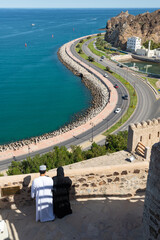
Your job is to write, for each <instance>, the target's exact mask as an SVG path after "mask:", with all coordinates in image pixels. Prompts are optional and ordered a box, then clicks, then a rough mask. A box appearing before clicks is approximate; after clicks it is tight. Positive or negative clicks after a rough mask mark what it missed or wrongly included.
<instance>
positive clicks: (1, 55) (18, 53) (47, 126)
mask: <svg viewBox="0 0 160 240" xmlns="http://www.w3.org/2000/svg"><path fill="white" fill-rule="evenodd" d="M121 10H125V9H85V10H84V9H78V10H75V9H67V10H64V9H61V10H60V9H46V10H40V9H39V10H38V9H32V10H29V9H25V10H24V9H0V144H4V143H8V142H11V141H16V140H20V139H24V138H29V137H32V136H37V135H41V134H43V133H46V132H50V131H53V130H56V129H58V128H59V127H61V126H62V125H64V124H65V123H67V122H69V121H70V120H71V119H72V116H73V115H74V114H75V113H77V112H80V111H82V110H85V109H86V108H88V107H89V106H90V102H91V95H90V92H89V91H88V90H87V89H86V88H85V87H84V85H83V84H82V83H81V81H80V79H79V78H78V77H75V76H74V75H73V74H72V73H71V72H70V71H69V70H67V69H66V68H65V67H64V66H63V65H62V64H61V63H60V62H59V60H58V58H57V50H58V48H59V47H60V46H61V45H63V44H64V43H66V42H68V41H70V40H72V39H75V38H78V37H81V36H84V35H88V34H92V33H97V32H98V29H99V28H102V27H105V26H106V22H107V20H108V19H109V18H111V17H113V16H116V15H117V14H119V13H120V11H121ZM147 10H148V11H149V12H152V11H154V10H155V9H129V13H131V14H134V15H136V14H139V13H143V12H145V11H147ZM32 24H35V26H32ZM52 35H53V37H52ZM25 43H26V44H27V47H25Z"/></svg>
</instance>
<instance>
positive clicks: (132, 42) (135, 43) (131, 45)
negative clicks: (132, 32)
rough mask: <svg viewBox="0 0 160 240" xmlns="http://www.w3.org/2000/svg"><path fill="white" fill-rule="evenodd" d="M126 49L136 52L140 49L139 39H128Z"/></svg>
mask: <svg viewBox="0 0 160 240" xmlns="http://www.w3.org/2000/svg"><path fill="white" fill-rule="evenodd" d="M127 49H128V50H131V51H134V52H136V50H137V49H141V38H139V37H130V38H128V40H127Z"/></svg>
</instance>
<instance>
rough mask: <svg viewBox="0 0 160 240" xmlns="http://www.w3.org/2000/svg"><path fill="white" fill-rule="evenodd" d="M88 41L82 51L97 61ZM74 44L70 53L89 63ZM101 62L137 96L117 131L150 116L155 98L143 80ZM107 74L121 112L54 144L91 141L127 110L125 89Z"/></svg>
mask: <svg viewBox="0 0 160 240" xmlns="http://www.w3.org/2000/svg"><path fill="white" fill-rule="evenodd" d="M88 43H89V41H88V42H87V43H86V44H85V45H83V51H84V52H85V53H86V54H87V55H90V56H93V57H94V58H95V60H96V61H97V62H99V61H100V57H97V56H96V55H94V54H92V53H91V52H90V50H89V49H88V47H87V45H88ZM75 44H76V43H75ZM75 44H73V45H72V46H71V52H72V54H73V55H75V56H76V57H77V58H78V59H80V60H81V61H83V62H85V63H87V64H88V65H91V64H90V63H89V62H88V61H86V60H84V59H83V58H81V57H80V56H79V55H78V54H77V53H76V51H75V49H74V46H75ZM101 64H103V65H104V66H109V67H110V68H111V69H112V70H113V71H115V72H116V73H118V74H119V75H121V76H123V77H124V78H126V80H128V81H129V82H130V83H131V84H132V85H133V86H135V89H136V92H137V96H138V105H137V108H136V110H135V112H134V114H133V115H132V116H131V118H130V119H129V120H128V121H127V122H126V123H125V124H124V125H123V126H122V127H121V128H120V129H119V131H120V130H121V131H122V130H125V129H127V127H128V125H129V124H130V123H133V122H137V121H142V120H147V119H148V118H152V114H153V109H154V108H156V106H155V103H156V100H155V97H154V94H153V92H152V91H151V89H150V88H149V87H148V86H147V85H146V84H145V83H144V82H142V81H141V80H139V78H138V77H137V76H136V75H133V74H132V73H131V72H130V71H128V72H126V69H121V68H119V67H117V66H116V65H115V64H114V63H112V62H111V61H108V60H105V61H103V62H101ZM91 66H92V67H93V68H94V69H96V70H97V71H99V72H100V73H101V74H102V75H104V71H103V70H101V69H99V68H97V67H96V66H94V65H91ZM108 75H109V80H110V81H111V83H112V84H113V85H114V84H115V83H117V84H118V86H119V88H118V89H117V91H118V104H117V106H116V107H121V109H122V111H121V113H119V114H115V113H114V112H112V113H111V114H110V115H109V116H108V117H107V118H105V119H104V120H103V121H102V122H101V123H99V124H97V125H96V126H93V128H92V129H90V130H88V131H86V132H84V133H82V134H80V135H78V136H75V137H74V136H73V137H72V138H71V139H69V140H67V141H64V142H61V143H60V144H56V146H66V147H67V148H69V147H70V146H71V145H79V144H82V143H83V142H85V141H88V140H89V141H91V142H92V137H94V136H96V135H99V134H100V133H102V132H104V131H106V130H107V129H108V128H109V127H110V126H112V125H113V124H114V123H115V122H117V121H118V119H120V118H121V116H122V115H123V114H124V113H125V111H126V110H127V107H128V103H129V101H126V100H122V95H124V94H127V90H126V88H125V87H124V86H123V85H122V84H121V83H120V82H119V81H117V79H116V78H114V77H113V76H112V75H110V74H108ZM157 114H158V113H157ZM54 146H55V145H54V143H53V146H52V147H48V148H45V149H42V150H39V151H36V152H30V153H28V154H24V155H21V156H19V157H16V161H21V160H23V159H26V158H27V157H29V156H30V157H33V156H35V155H36V154H44V153H47V152H49V151H51V150H52V149H53V147H54ZM11 161H13V158H9V159H6V160H3V161H0V171H2V170H5V169H7V168H8V166H9V165H10V163H11Z"/></svg>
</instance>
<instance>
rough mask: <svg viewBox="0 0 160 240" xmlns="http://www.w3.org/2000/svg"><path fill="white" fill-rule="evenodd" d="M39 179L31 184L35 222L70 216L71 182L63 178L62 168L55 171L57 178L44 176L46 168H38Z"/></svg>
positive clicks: (67, 178) (43, 166)
mask: <svg viewBox="0 0 160 240" xmlns="http://www.w3.org/2000/svg"><path fill="white" fill-rule="evenodd" d="M39 172H40V177H38V178H35V179H34V180H33V182H32V187H31V197H32V198H36V221H40V222H46V221H53V220H54V219H55V216H56V217H58V218H63V217H64V216H66V215H68V214H71V213H72V210H71V206H70V202H69V190H70V188H71V185H72V181H71V180H70V178H69V177H64V170H63V167H59V168H58V169H57V176H56V177H53V178H50V177H47V176H46V166H45V165H42V166H40V168H39Z"/></svg>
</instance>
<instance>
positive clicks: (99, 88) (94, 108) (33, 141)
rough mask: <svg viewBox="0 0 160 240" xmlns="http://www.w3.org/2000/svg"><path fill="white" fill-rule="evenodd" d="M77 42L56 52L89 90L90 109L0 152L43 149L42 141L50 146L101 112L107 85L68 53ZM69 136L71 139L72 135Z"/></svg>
mask: <svg viewBox="0 0 160 240" xmlns="http://www.w3.org/2000/svg"><path fill="white" fill-rule="evenodd" d="M82 38H84V37H82ZM79 39H81V38H79ZM77 40H78V39H75V40H73V41H71V42H69V43H66V44H64V45H63V46H62V47H61V48H60V49H59V51H58V57H59V59H60V60H61V62H62V63H63V64H64V65H65V66H67V67H68V68H69V69H70V70H71V71H72V72H73V73H74V74H75V75H77V76H80V77H81V78H82V81H83V82H84V84H85V86H86V87H88V88H89V89H90V90H91V94H92V96H93V99H92V105H91V107H89V108H88V109H87V110H86V111H85V113H83V114H82V115H78V119H76V121H74V122H72V123H69V124H67V125H66V126H64V127H62V128H60V129H59V130H56V131H54V132H51V133H46V134H43V135H41V136H39V137H32V138H30V139H26V140H21V141H16V142H14V143H10V144H4V145H0V152H6V153H7V152H8V151H9V152H12V156H13V155H15V152H17V153H18V152H19V150H20V149H22V148H23V149H25V152H26V149H27V150H28V147H29V146H30V145H36V147H35V149H37V146H38V145H39V147H40V148H44V147H42V146H40V145H43V144H40V143H42V142H43V143H44V141H45V140H46V141H47V140H48V139H49V138H50V139H52V145H53V138H55V137H58V136H61V135H63V134H65V133H68V132H69V131H70V132H71V130H73V129H77V128H78V127H79V126H82V125H84V124H85V123H87V122H89V121H90V120H91V119H93V118H94V117H95V116H97V115H98V114H99V113H100V112H102V110H103V109H104V108H105V107H106V105H107V102H108V99H109V92H108V89H107V87H106V85H108V84H106V83H104V82H105V81H104V80H103V81H102V80H100V79H101V78H104V77H103V76H102V75H101V74H96V75H99V76H97V78H96V77H95V73H93V72H94V71H93V69H92V70H91V68H90V67H89V66H88V65H86V64H84V63H83V62H81V61H80V60H78V59H77V58H75V57H74V56H73V55H72V54H71V52H70V46H71V45H72V44H73V43H74V42H75V41H77ZM95 72H96V71H95ZM98 78H99V79H98ZM105 80H106V79H105ZM89 128H90V127H88V129H89ZM71 134H72V137H73V133H71ZM77 135H78V134H77ZM70 137H71V136H70ZM54 140H55V139H54ZM49 145H51V144H49ZM33 148H34V147H33ZM7 150H8V151H7ZM13 151H14V154H13Z"/></svg>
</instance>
